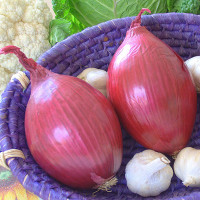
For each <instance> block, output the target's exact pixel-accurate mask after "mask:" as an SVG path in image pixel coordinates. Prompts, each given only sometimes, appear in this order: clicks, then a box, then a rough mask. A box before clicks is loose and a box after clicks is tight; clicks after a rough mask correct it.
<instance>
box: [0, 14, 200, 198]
mask: <svg viewBox="0 0 200 200" xmlns="http://www.w3.org/2000/svg"><path fill="white" fill-rule="evenodd" d="M133 18H134V17H132V18H130V17H128V18H123V19H116V20H112V21H108V22H105V23H102V24H99V25H97V26H94V27H91V28H87V29H86V30H84V31H82V32H81V33H78V34H75V35H72V36H70V37H68V38H67V39H65V40H64V41H62V42H60V43H58V44H57V45H55V46H54V47H53V48H51V49H50V50H49V51H47V52H46V53H44V54H43V55H42V56H41V57H40V58H39V60H38V63H39V64H41V65H42V66H44V67H46V68H47V69H50V70H52V71H53V72H56V73H60V74H67V75H72V76H77V75H78V74H79V73H80V72H81V71H82V70H84V69H85V68H88V67H96V68H101V69H104V70H106V69H107V68H108V65H109V62H110V61H111V58H112V56H113V54H114V53H115V51H116V50H117V48H118V47H119V45H120V44H121V42H122V41H123V39H124V37H125V34H126V31H127V29H128V28H129V26H130V23H131V21H132V19H133ZM142 25H144V26H146V27H147V28H148V30H149V31H151V32H152V33H153V34H154V35H156V36H157V37H158V38H160V39H161V40H163V41H164V42H165V43H167V44H168V45H170V46H171V47H172V48H173V49H174V50H175V51H176V52H177V53H178V54H179V55H180V56H181V57H182V58H183V59H184V60H186V59H188V58H190V57H192V56H196V55H200V16H198V15H192V14H179V13H168V14H153V15H146V16H145V15H144V16H142ZM25 73H26V74H27V76H28V77H29V73H28V72H25ZM30 91H31V87H30V85H29V86H28V88H27V89H26V90H25V91H24V90H23V87H22V86H21V84H20V83H19V82H18V80H14V82H10V83H9V84H8V85H7V88H6V90H5V91H4V93H3V94H2V101H1V103H0V146H1V150H2V151H6V150H9V149H20V150H22V151H23V153H24V155H25V156H26V159H25V160H23V159H21V158H12V159H7V163H8V165H9V167H10V169H11V171H12V173H13V174H14V176H16V177H17V178H18V180H19V181H20V182H21V184H22V185H23V186H24V187H25V188H26V189H27V190H29V191H31V192H33V193H35V194H36V195H38V196H39V197H41V198H42V199H44V200H67V199H77V200H78V199H85V200H87V199H88V200H90V199H98V200H105V199H113V200H115V199H116V200H117V199H118V200H129V199H137V200H140V199H144V198H142V197H140V196H138V195H136V194H133V193H131V192H130V191H129V190H128V188H127V186H126V180H125V177H124V168H125V165H126V163H127V162H128V161H129V160H130V159H131V158H132V156H133V155H134V154H135V153H137V152H140V151H142V150H144V147H142V146H141V145H139V144H137V143H136V142H135V141H134V140H133V139H132V138H131V137H130V136H129V135H128V134H127V133H126V132H125V131H124V130H123V162H122V166H121V168H120V170H119V172H118V173H117V178H118V179H119V181H118V184H117V185H116V186H113V187H112V192H105V191H99V192H98V193H96V196H95V197H93V196H92V193H93V192H94V190H90V191H78V190H74V189H71V188H69V187H67V186H65V185H62V184H60V183H59V182H57V181H56V180H54V179H53V178H51V177H50V176H48V174H46V173H45V172H44V171H43V170H42V169H41V168H40V167H39V166H38V164H37V163H36V162H35V161H34V159H33V157H32V155H31V153H30V151H29V149H28V146H27V144H26V138H25V131H24V116H25V110H26V105H27V102H28V99H29V96H30ZM188 146H192V147H195V148H198V147H200V95H198V107H197V116H196V123H195V126H194V129H193V134H192V138H191V140H190V142H189V144H188ZM172 165H173V160H172ZM145 199H157V200H158V199H159V200H161V199H173V200H179V199H180V200H182V199H184V200H187V199H188V200H189V199H190V200H191V199H193V200H195V199H198V200H199V199H200V189H198V188H190V187H188V188H186V187H185V186H183V184H182V183H181V181H180V180H179V179H178V178H177V177H175V176H174V177H173V179H172V183H171V185H170V188H169V189H168V190H167V191H165V192H163V193H162V194H160V195H159V196H157V197H153V198H145Z"/></svg>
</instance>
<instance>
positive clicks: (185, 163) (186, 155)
mask: <svg viewBox="0 0 200 200" xmlns="http://www.w3.org/2000/svg"><path fill="white" fill-rule="evenodd" d="M174 172H175V174H176V176H177V177H178V178H179V179H181V180H182V182H183V184H184V185H185V186H187V187H188V186H190V187H200V150H199V149H194V148H192V147H186V148H184V149H182V150H181V151H180V152H179V154H178V155H177V158H176V160H175V162H174Z"/></svg>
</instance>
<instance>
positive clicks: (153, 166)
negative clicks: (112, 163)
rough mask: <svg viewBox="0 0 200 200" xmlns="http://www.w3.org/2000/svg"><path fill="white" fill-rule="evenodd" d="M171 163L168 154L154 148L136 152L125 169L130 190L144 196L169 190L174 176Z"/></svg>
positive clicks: (155, 194)
mask: <svg viewBox="0 0 200 200" xmlns="http://www.w3.org/2000/svg"><path fill="white" fill-rule="evenodd" d="M169 163H170V161H169V160H168V158H167V157H166V156H164V155H163V154H161V153H158V152H155V151H153V150H145V151H143V152H141V153H137V154H135V156H134V157H133V158H132V159H131V160H130V161H129V162H128V164H127V166H126V171H125V177H126V181H127V186H128V188H129V190H130V191H131V192H134V193H136V194H139V195H141V196H143V197H149V196H157V195H159V194H160V193H161V192H163V191H165V190H167V189H168V188H169V186H170V183H171V179H172V176H173V170H172V168H171V166H170V165H169Z"/></svg>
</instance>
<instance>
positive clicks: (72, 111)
mask: <svg viewBox="0 0 200 200" xmlns="http://www.w3.org/2000/svg"><path fill="white" fill-rule="evenodd" d="M2 53H4V54H7V53H14V54H16V55H17V56H18V57H19V60H20V62H21V64H22V65H23V66H24V67H25V68H26V69H27V70H28V71H30V75H31V96H30V99H29V102H28V105H27V108H26V113H25V132H26V138H27V143H28V146H29V149H30V151H31V153H32V155H33V157H34V158H35V160H36V161H37V163H38V164H39V165H40V166H41V167H42V168H43V169H44V170H45V171H46V172H47V173H49V174H50V175H51V176H52V177H54V178H56V179H57V180H59V181H61V182H62V183H65V184H67V185H68V186H71V187H75V188H91V187H93V186H98V185H101V184H103V183H104V182H105V181H106V180H109V179H110V178H112V177H113V176H114V175H115V173H116V172H117V171H118V169H119V167H120V165H121V161H122V134H121V128H120V124H119V120H118V118H117V115H116V113H115V111H114V109H113V107H112V105H111V104H110V102H109V101H108V100H107V99H106V97H104V96H103V95H102V94H101V93H100V92H99V91H97V90H96V89H94V88H93V87H92V86H90V85H89V84H88V83H86V82H84V81H82V80H80V79H78V78H76V77H72V76H66V75H59V74H55V73H53V72H50V71H49V70H47V69H45V68H44V67H42V66H40V65H39V64H37V63H36V62H35V61H34V60H32V59H28V58H27V57H26V56H25V55H24V54H23V53H22V52H21V51H20V50H19V48H17V47H15V46H7V47H4V48H2V49H1V50H0V54H2Z"/></svg>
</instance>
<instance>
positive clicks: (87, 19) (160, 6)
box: [69, 0, 167, 26]
mask: <svg viewBox="0 0 200 200" xmlns="http://www.w3.org/2000/svg"><path fill="white" fill-rule="evenodd" d="M69 6H70V12H71V13H72V14H73V15H74V16H75V17H76V18H77V19H78V20H79V21H80V22H81V23H83V24H84V25H85V26H93V25H96V24H99V23H101V22H104V21H107V20H111V19H114V18H122V17H128V16H136V15H137V14H138V13H139V12H140V10H141V9H142V8H149V9H150V10H151V12H152V13H163V12H167V2H166V1H165V0H140V1H138V0H87V1H86V0H69ZM146 14H147V13H146Z"/></svg>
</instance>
